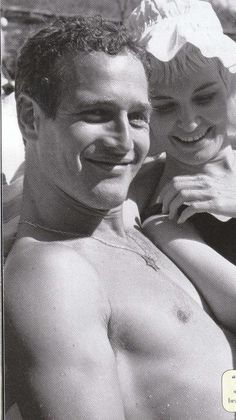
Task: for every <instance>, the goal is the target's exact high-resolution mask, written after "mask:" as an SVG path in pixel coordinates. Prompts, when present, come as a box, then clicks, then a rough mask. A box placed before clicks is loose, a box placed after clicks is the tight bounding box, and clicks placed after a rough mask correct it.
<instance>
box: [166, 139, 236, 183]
mask: <svg viewBox="0 0 236 420" xmlns="http://www.w3.org/2000/svg"><path fill="white" fill-rule="evenodd" d="M235 159H236V158H235V153H234V151H233V150H232V148H231V146H227V147H225V148H224V149H222V150H221V151H220V152H219V153H218V154H217V156H215V157H214V158H213V159H211V160H210V161H209V162H207V163H204V164H199V165H188V164H187V163H182V162H180V161H177V160H175V159H174V158H172V157H171V156H169V155H168V154H167V157H166V164H165V169H164V172H163V174H162V178H161V188H162V187H163V186H164V185H165V184H166V183H168V182H169V181H170V180H172V179H173V177H175V176H183V175H198V174H208V175H213V176H221V175H225V174H226V173H227V172H231V171H233V170H234V168H235Z"/></svg>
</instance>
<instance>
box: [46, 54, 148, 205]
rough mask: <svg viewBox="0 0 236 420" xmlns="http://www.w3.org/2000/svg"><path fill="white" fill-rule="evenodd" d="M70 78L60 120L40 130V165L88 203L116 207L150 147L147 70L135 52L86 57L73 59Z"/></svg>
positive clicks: (72, 194)
mask: <svg viewBox="0 0 236 420" xmlns="http://www.w3.org/2000/svg"><path fill="white" fill-rule="evenodd" d="M64 62H65V58H64ZM62 65H63V63H62ZM64 74H65V77H64V80H63V81H62V83H63V85H62V99H61V103H60V105H59V107H58V109H57V113H56V118H55V119H54V120H52V119H50V118H46V117H43V124H41V125H40V127H41V128H40V139H39V140H40V141H39V144H38V151H39V156H40V166H41V168H42V170H43V171H44V174H45V175H46V177H47V179H48V181H49V182H51V183H53V184H55V185H56V186H57V187H59V188H60V190H61V191H63V192H65V193H66V194H67V195H69V196H70V197H72V198H74V199H76V200H77V201H79V202H81V203H82V204H84V205H86V206H89V207H92V208H97V209H109V208H112V207H116V206H118V205H120V204H121V203H122V202H123V201H124V200H125V198H126V195H127V192H128V188H129V185H130V183H131V181H132V179H133V177H134V176H135V175H136V173H137V172H138V170H139V168H140V166H141V164H142V162H143V160H144V158H145V156H146V154H147V152H148V148H149V124H148V122H149V115H150V105H149V100H148V86H147V79H146V75H145V71H144V68H143V65H142V63H141V62H140V61H139V60H138V59H137V58H136V57H135V56H133V54H131V53H129V52H127V53H126V52H124V53H122V54H120V55H118V56H108V55H107V54H105V53H103V52H94V53H90V54H88V53H80V54H79V55H77V56H76V57H75V58H73V59H71V57H68V60H67V63H66V65H65V71H64Z"/></svg>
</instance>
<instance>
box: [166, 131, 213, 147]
mask: <svg viewBox="0 0 236 420" xmlns="http://www.w3.org/2000/svg"><path fill="white" fill-rule="evenodd" d="M211 129H212V127H209V128H208V129H207V130H204V131H202V132H200V133H198V134H194V135H192V136H181V137H178V136H172V137H173V139H174V140H177V141H179V142H181V143H184V144H188V143H189V144H191V143H197V142H198V141H201V140H203V139H204V137H206V135H207V134H208V133H209V132H210V130H211Z"/></svg>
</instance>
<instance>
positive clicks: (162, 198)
mask: <svg viewBox="0 0 236 420" xmlns="http://www.w3.org/2000/svg"><path fill="white" fill-rule="evenodd" d="M158 202H160V203H162V204H163V207H162V212H163V213H169V218H170V219H173V218H175V217H176V216H177V215H178V210H179V209H180V207H181V206H182V205H186V206H187V207H186V208H185V209H184V210H183V211H182V213H181V215H180V217H179V218H178V223H184V222H185V221H186V220H187V219H189V217H191V216H192V215H193V214H195V213H203V212H206V213H213V214H216V215H221V216H227V217H236V174H235V173H230V174H228V175H226V176H224V177H216V176H215V175H214V176H213V175H195V176H185V175H184V176H176V177H174V178H173V179H172V181H171V182H169V183H168V184H166V185H165V187H164V188H163V189H162V190H161V192H160V194H159V196H158Z"/></svg>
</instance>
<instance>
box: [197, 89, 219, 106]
mask: <svg viewBox="0 0 236 420" xmlns="http://www.w3.org/2000/svg"><path fill="white" fill-rule="evenodd" d="M215 96H216V92H212V93H208V94H206V95H198V96H195V98H194V101H195V102H196V103H197V104H199V105H204V104H208V103H209V102H211V101H212V100H213V99H214V98H215Z"/></svg>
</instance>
